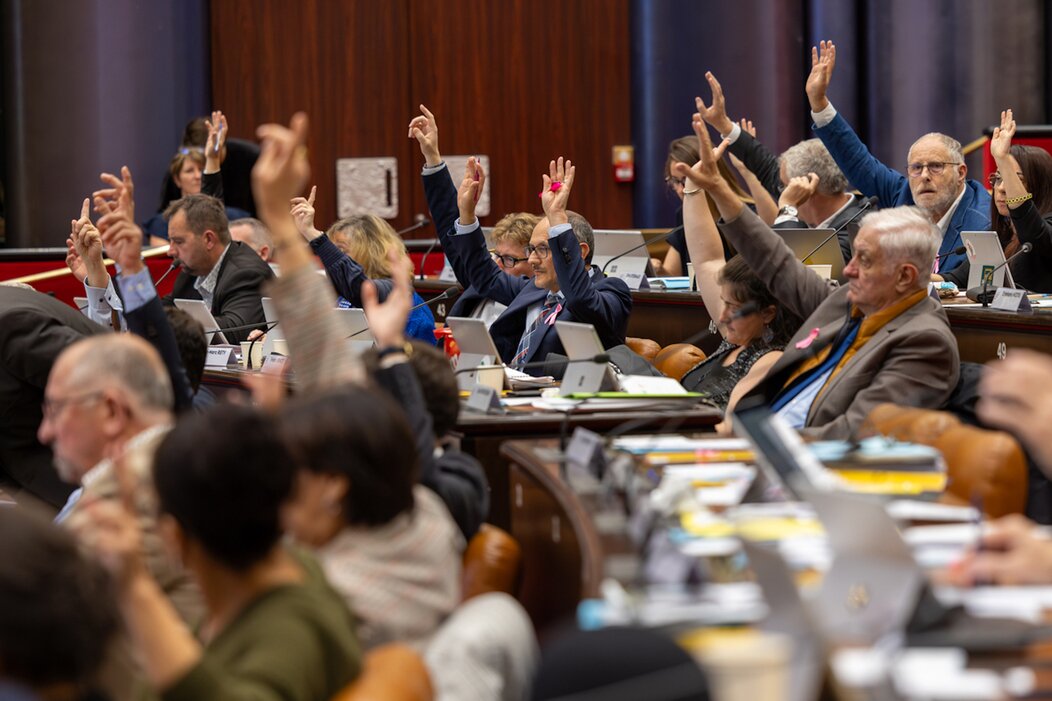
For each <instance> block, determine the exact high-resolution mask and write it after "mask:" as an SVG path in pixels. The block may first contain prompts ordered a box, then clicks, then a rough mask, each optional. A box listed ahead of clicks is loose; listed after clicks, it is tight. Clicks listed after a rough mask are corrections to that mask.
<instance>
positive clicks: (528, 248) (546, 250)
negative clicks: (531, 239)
mask: <svg viewBox="0 0 1052 701" xmlns="http://www.w3.org/2000/svg"><path fill="white" fill-rule="evenodd" d="M522 250H524V251H525V252H526V260H529V259H530V256H532V255H533V254H534V253H536V254H537V257H538V258H539V259H541V260H548V256H550V255H551V254H552V247H551V246H549V245H548V244H546V243H542V244H541V245H540V246H534V245H533V244H532V243H528V244H526V245H525V246H523V248H522Z"/></svg>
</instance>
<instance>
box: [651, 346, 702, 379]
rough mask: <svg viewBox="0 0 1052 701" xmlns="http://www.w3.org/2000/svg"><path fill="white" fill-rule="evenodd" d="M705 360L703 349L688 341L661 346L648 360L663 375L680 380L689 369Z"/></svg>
mask: <svg viewBox="0 0 1052 701" xmlns="http://www.w3.org/2000/svg"><path fill="white" fill-rule="evenodd" d="M703 360H705V351H703V350H701V349H700V348H698V347H697V346H692V345H690V344H689V343H673V344H672V345H670V346H665V347H664V348H662V349H661V350H660V351H659V352H658V354H657V355H656V356H654V359H653V360H652V361H650V362H652V363H653V364H654V367H656V368H657V369H658V370H660V371H661V373H662V374H663V375H665V377H671V378H672V379H674V380H682V379H683V376H684V375H686V374H687V373H688V372H690V370H691V369H692V368H693V367H694V366H695V365H697V364H698V363H700V362H701V361H703Z"/></svg>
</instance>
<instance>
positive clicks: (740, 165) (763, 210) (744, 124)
mask: <svg viewBox="0 0 1052 701" xmlns="http://www.w3.org/2000/svg"><path fill="white" fill-rule="evenodd" d="M740 128H741V130H742V135H748V136H749V138H750V139H752V140H753V143H754V144H755V145H756V146H757V147H758V148H755V149H753V152H762V153H767V154H769V155H770V156H771V158H772V159H773V161H774V168H775V170H777V168H778V159H776V158H774V155H773V154H770V152H769V151H767V149H766V148H764V147H763V145H762V144H760V142H759V141H756V127H754V126H753V124H752V122H751V121H749V120H748V119H742V120H741V123H740ZM740 141H741V138H739V139H738V140H737V141H735V142H734V143H732V144H731V145H730V148H729V149H728V150H727V158H728V159H730V162H731V165H732V166H734V169H735V170H737V171H738V175H740V176H741V178H742V180H744V181H745V186H746V188H748V190H749V194H750V195H752V199H753V203H754V204H755V205H756V214H757V215H758V216H759V217H760V219H763V222H764V223H765V224H767V225H768V226H770V225H772V224H774V220H775V219H776V218H777V217H778V204H777V203H775V201H774V197H773V196H772V194H773V193H771V192H769V191H768V190H767V186H766V185H764V183H762V182H761V181H760V178H759V177H758V176H757V174H756V173H755V172H753V170H752V169H751V168H750V167H749V166H748V165H746V164H745V162H744V161H743V160H742V159H740V158H739V157H738V156H737V155H735V153H734V147H735V145H736V144H737V143H738V142H740ZM751 160H754V161H755V162H759V159H751ZM761 165H766V162H764V163H761Z"/></svg>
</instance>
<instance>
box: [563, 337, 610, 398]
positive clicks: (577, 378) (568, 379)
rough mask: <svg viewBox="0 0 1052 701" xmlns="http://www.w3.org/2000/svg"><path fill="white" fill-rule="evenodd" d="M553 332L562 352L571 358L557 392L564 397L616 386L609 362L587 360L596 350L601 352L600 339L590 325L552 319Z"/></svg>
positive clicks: (594, 354) (603, 350)
mask: <svg viewBox="0 0 1052 701" xmlns="http://www.w3.org/2000/svg"><path fill="white" fill-rule="evenodd" d="M555 332H556V333H557V334H559V340H560V341H562V344H563V348H564V349H565V350H566V355H567V357H568V358H569V359H570V360H571V361H583V362H569V363H567V364H566V372H565V374H564V375H563V379H562V384H561V385H560V387H559V394H560V395H562V396H564V397H565V396H568V395H571V394H575V393H578V392H603V391H610V390H615V389H617V379H616V378H615V377H614V373H613V372H612V371H611V370H610V364H609V363H595V362H592V363H590V362H587V361H588V360H589V359H590V358H594V357H595V356H597V355H599V354H600V353H605V352H606V349H605V348H603V342H602V341H600V340H599V334H598V333H596V330H595V327H594V326H592V325H591V324H580V323H577V322H573V321H556V322H555Z"/></svg>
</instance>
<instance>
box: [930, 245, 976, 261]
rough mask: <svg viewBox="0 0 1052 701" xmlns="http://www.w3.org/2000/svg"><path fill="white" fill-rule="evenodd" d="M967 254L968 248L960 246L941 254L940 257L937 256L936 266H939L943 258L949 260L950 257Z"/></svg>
mask: <svg viewBox="0 0 1052 701" xmlns="http://www.w3.org/2000/svg"><path fill="white" fill-rule="evenodd" d="M967 252H968V248H967V246H958V247H957V248H955V249H953V250H952V251H946V253H940V254H939V255H937V256H935V264H936V265H938V264H939V263H941V262H942V259H943V258H949V257H950V256H959V255H962V254H964V253H967Z"/></svg>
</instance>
